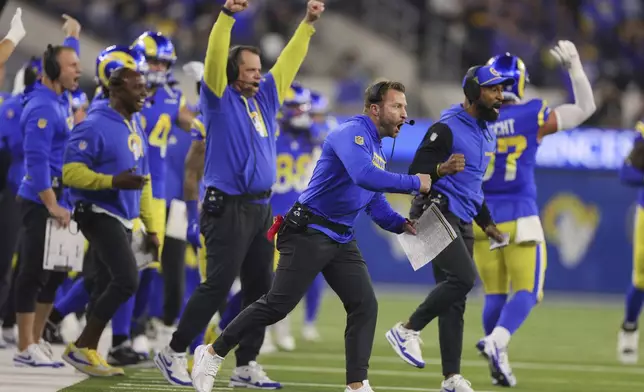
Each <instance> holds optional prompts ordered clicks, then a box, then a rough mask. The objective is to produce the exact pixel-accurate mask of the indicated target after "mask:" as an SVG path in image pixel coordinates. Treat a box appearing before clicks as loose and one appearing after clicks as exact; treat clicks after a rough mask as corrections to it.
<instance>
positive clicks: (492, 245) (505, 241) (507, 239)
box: [490, 233, 510, 250]
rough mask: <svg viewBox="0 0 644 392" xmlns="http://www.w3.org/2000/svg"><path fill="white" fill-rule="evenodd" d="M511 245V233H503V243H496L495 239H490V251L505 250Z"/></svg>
mask: <svg viewBox="0 0 644 392" xmlns="http://www.w3.org/2000/svg"><path fill="white" fill-rule="evenodd" d="M508 245H510V233H503V242H496V240H495V239H494V238H490V250H494V249H497V248H503V247H504V246H508Z"/></svg>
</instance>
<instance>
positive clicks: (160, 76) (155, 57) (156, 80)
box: [131, 31, 177, 86]
mask: <svg viewBox="0 0 644 392" xmlns="http://www.w3.org/2000/svg"><path fill="white" fill-rule="evenodd" d="M131 48H132V49H136V50H139V51H141V52H142V53H143V54H144V56H145V58H146V59H147V60H148V61H149V62H165V63H166V64H167V65H168V69H167V70H166V71H165V72H162V71H149V72H148V74H147V79H148V84H150V85H153V86H159V85H163V84H166V83H167V82H168V74H169V72H170V68H172V66H173V65H174V63H176V62H177V53H176V51H175V49H174V44H172V41H171V40H170V38H168V37H166V36H165V35H163V34H161V33H159V32H156V31H146V32H145V33H143V34H141V35H140V36H139V38H137V39H136V40H135V41H134V42H133V43H132V46H131Z"/></svg>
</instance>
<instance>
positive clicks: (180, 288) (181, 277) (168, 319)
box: [161, 209, 186, 325]
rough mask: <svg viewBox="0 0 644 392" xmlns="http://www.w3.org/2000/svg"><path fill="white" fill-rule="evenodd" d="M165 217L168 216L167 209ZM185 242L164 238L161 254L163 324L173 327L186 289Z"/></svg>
mask: <svg viewBox="0 0 644 392" xmlns="http://www.w3.org/2000/svg"><path fill="white" fill-rule="evenodd" d="M166 216H170V210H169V209H168V211H167V214H166ZM185 265H186V242H185V241H182V240H178V239H176V238H171V237H168V236H166V237H165V239H164V241H163V252H161V271H162V272H161V273H162V275H163V323H164V324H165V325H173V324H174V322H175V320H176V319H177V317H179V312H180V311H181V305H182V303H183V293H184V292H185V289H186V284H185V281H186V270H185Z"/></svg>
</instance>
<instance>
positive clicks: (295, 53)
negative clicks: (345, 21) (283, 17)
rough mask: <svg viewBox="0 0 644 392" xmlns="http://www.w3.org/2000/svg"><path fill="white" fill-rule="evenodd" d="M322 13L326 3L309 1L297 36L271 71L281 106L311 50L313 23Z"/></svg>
mask: <svg viewBox="0 0 644 392" xmlns="http://www.w3.org/2000/svg"><path fill="white" fill-rule="evenodd" d="M322 12H324V3H322V2H320V1H317V0H313V1H309V3H308V5H307V10H306V17H305V18H304V20H303V21H302V23H300V25H299V26H298V28H297V30H295V34H293V37H291V40H290V41H289V42H288V44H287V45H286V47H285V48H284V50H283V51H282V53H281V54H280V56H279V58H278V59H277V61H276V62H275V65H274V66H273V68H272V69H271V70H270V73H271V75H273V78H274V79H275V87H276V89H277V98H278V100H279V103H280V105H281V104H282V102H283V101H284V97H285V96H286V92H287V91H288V89H289V88H290V87H291V84H292V83H293V81H294V80H295V76H296V75H297V72H298V71H299V70H300V67H301V66H302V63H303V62H304V58H305V57H306V53H307V52H308V50H309V42H310V41H311V37H312V36H313V34H314V33H315V28H313V23H315V21H317V20H318V19H319V18H320V15H321V14H322Z"/></svg>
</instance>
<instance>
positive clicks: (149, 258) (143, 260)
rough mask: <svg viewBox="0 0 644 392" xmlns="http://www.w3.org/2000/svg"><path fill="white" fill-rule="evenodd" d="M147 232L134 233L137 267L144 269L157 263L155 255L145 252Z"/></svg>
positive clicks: (133, 244)
mask: <svg viewBox="0 0 644 392" xmlns="http://www.w3.org/2000/svg"><path fill="white" fill-rule="evenodd" d="M144 239H145V231H144V230H143V229H141V230H137V231H135V232H133V233H132V252H134V258H135V259H136V267H137V268H138V269H140V270H141V269H143V268H145V267H147V266H148V265H150V264H151V263H152V262H153V261H155V260H154V259H155V257H154V256H155V255H153V254H152V253H150V252H146V251H145V241H144Z"/></svg>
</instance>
